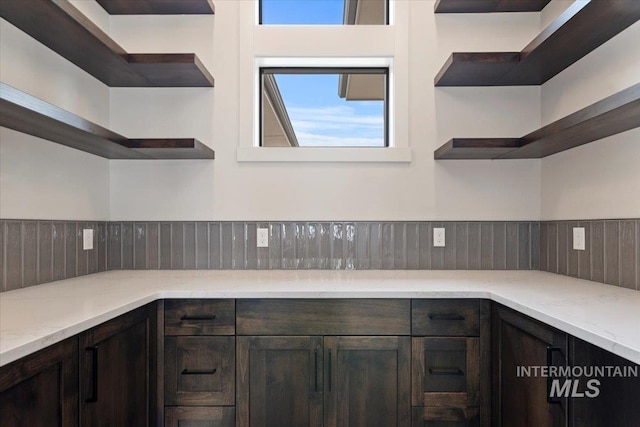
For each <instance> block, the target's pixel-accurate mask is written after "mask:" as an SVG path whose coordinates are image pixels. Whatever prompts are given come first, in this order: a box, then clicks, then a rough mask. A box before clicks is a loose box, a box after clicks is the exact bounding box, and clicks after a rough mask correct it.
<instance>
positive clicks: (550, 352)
mask: <svg viewBox="0 0 640 427" xmlns="http://www.w3.org/2000/svg"><path fill="white" fill-rule="evenodd" d="M556 351H557V352H562V348H560V347H553V346H548V347H547V372H550V370H549V368H550V367H551V366H553V353H554V352H556ZM552 382H553V378H552V377H551V375H547V403H552V404H559V403H562V401H561V400H560V399H556V398H553V397H551V384H552Z"/></svg>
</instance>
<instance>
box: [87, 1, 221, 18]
mask: <svg viewBox="0 0 640 427" xmlns="http://www.w3.org/2000/svg"><path fill="white" fill-rule="evenodd" d="M97 2H98V4H100V6H102V7H103V9H104V10H106V11H107V12H108V13H109V14H110V15H213V14H214V13H215V11H216V8H215V6H214V4H213V1H211V0H133V1H132V0H97Z"/></svg>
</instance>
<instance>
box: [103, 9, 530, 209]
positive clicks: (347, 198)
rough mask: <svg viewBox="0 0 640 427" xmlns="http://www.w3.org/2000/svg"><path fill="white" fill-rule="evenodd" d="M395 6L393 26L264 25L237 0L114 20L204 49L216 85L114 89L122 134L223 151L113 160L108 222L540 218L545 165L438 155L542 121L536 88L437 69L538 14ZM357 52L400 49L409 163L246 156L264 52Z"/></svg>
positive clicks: (120, 33)
mask: <svg viewBox="0 0 640 427" xmlns="http://www.w3.org/2000/svg"><path fill="white" fill-rule="evenodd" d="M395 3H396V7H397V9H396V11H395V12H396V18H397V22H396V24H397V25H396V26H395V27H391V28H387V29H380V28H374V27H364V26H363V27H357V28H346V29H345V28H301V27H296V28H273V27H272V28H256V27H255V26H254V24H253V22H254V21H253V20H254V9H253V6H252V2H250V1H235V0H233V1H229V0H222V1H220V0H219V1H217V2H216V15H215V17H146V18H140V17H126V18H123V17H111V21H110V29H111V35H112V36H113V37H114V39H115V40H116V41H117V42H118V43H120V44H121V45H122V46H124V47H125V48H127V49H134V48H135V49H137V50H142V49H144V50H145V51H148V50H160V49H169V50H172V49H179V50H182V51H187V50H195V51H196V52H197V53H198V54H199V55H200V56H201V57H202V58H203V60H204V62H205V63H206V64H207V65H208V66H209V68H210V70H211V71H212V73H213V75H214V77H215V78H216V87H215V89H213V90H211V89H152V90H147V89H144V90H130V89H112V90H111V110H110V115H111V126H112V128H113V129H114V130H116V131H117V132H122V133H125V134H127V135H129V134H132V135H136V136H195V137H198V138H201V140H202V141H203V142H204V143H207V144H210V145H211V146H212V147H213V148H214V149H215V151H216V160H215V161H213V162H175V161H166V162H144V161H136V162H131V161H112V162H111V164H110V168H111V174H110V176H111V218H112V219H113V220H127V219H128V220H133V219H149V220H150V219H155V220H161V219H164V220H178V219H180V220H185V219H213V220H258V219H260V220H287V219H292V220H293V219H296V220H300V219H317V220H323V219H336V220H337V219H351V220H366V219H383V220H420V219H423V220H424V219H537V218H539V216H540V204H539V194H540V162H539V161H526V162H520V161H516V162H491V161H482V162H435V161H434V160H433V151H434V150H435V149H436V148H437V147H438V146H440V145H441V144H443V143H444V142H446V141H447V140H448V139H449V138H451V137H453V136H460V137H464V136H510V135H514V134H515V135H520V134H525V133H527V132H529V131H531V130H534V129H536V128H538V127H539V126H540V89H539V88H493V89H471V88H470V89H458V88H456V89H444V88H442V89H434V87H433V77H434V76H435V75H436V73H437V72H438V70H439V69H440V67H441V66H442V64H443V63H444V61H445V59H446V58H447V56H448V55H449V54H450V53H451V52H452V51H453V50H478V51H481V50H487V49H488V50H492V49H493V50H495V49H498V50H500V49H506V50H519V49H521V48H522V47H523V46H524V45H526V44H527V43H528V42H529V41H530V40H531V39H532V38H533V37H534V36H535V35H536V34H537V33H538V31H539V28H540V15H539V14H500V15H475V16H473V15H456V16H454V15H448V16H447V15H439V16H435V15H434V14H433V4H434V2H433V1H410V2H407V1H397V2H395ZM140 25H142V29H140ZM470 33H471V36H470V35H469V34H470ZM349 36H350V37H352V40H353V41H352V43H351V45H350V46H349V45H348V44H347V43H345V39H344V38H342V37H349ZM374 40H378V42H376V43H374V42H373V41H374ZM168 43H169V44H171V45H170V47H167V44H168ZM349 51H351V52H355V53H359V54H360V55H363V54H367V55H375V54H376V53H382V54H392V55H395V64H394V65H395V68H396V71H397V73H396V76H397V80H396V82H395V84H396V87H397V89H398V91H397V92H398V93H397V97H396V107H397V115H396V135H395V136H396V139H397V142H398V144H399V145H402V144H404V145H408V146H409V147H411V150H412V153H413V160H412V161H411V163H406V164H402V163H401V164H391V163H389V164H385V163H340V164H338V163H278V162H274V163H251V162H238V161H237V160H236V150H237V148H238V146H251V145H252V144H253V140H252V137H253V128H252V126H253V118H252V116H251V114H252V100H253V92H252V91H253V88H252V81H253V80H252V79H253V56H254V55H274V56H281V55H285V54H287V53H288V54H294V53H296V54H303V55H305V56H314V55H315V56H336V55H339V54H345V53H348V52H349Z"/></svg>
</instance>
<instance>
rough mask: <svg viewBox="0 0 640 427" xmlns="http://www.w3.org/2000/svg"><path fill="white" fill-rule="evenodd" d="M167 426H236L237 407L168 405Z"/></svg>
mask: <svg viewBox="0 0 640 427" xmlns="http://www.w3.org/2000/svg"><path fill="white" fill-rule="evenodd" d="M164 425H165V427H234V426H235V408H234V407H232V406H222V407H217V408H214V407H197V406H189V407H183V406H168V407H166V408H165V410H164Z"/></svg>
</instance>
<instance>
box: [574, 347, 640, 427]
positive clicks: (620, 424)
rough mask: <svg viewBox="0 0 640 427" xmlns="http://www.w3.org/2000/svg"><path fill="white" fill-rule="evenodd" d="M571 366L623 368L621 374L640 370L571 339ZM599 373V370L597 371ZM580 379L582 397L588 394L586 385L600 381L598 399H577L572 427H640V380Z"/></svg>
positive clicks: (616, 377) (596, 376)
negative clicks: (593, 381)
mask: <svg viewBox="0 0 640 427" xmlns="http://www.w3.org/2000/svg"><path fill="white" fill-rule="evenodd" d="M571 365H572V366H576V367H578V366H579V367H584V368H586V369H585V371H588V370H589V368H590V367H607V366H609V367H613V369H615V368H620V370H619V372H620V373H624V372H625V371H626V372H628V373H633V372H635V373H638V372H640V366H638V365H636V364H634V363H632V362H630V361H628V360H625V359H623V358H622V357H619V356H616V355H615V354H613V353H610V352H608V351H606V350H603V349H601V348H599V347H596V346H594V345H592V344H589V343H587V342H584V341H582V340H580V339H578V338H573V337H572V338H571ZM594 371H595V370H594ZM598 375H599V374H598V373H595V374H594V375H593V376H592V377H580V378H577V380H578V381H579V388H578V389H577V391H578V393H584V392H585V391H589V392H593V391H592V390H590V389H589V390H587V387H586V382H587V381H588V380H590V379H596V380H598V382H599V384H595V386H596V387H597V390H598V393H599V394H598V395H597V396H595V397H575V398H572V399H571V401H570V407H571V408H572V409H571V420H572V423H571V425H572V426H574V427H598V426H616V427H637V426H640V401H639V400H638V399H639V398H640V378H638V377H636V376H634V375H633V374H631V375H630V376H608V377H607V375H606V374H605V375H604V376H602V377H600V376H598Z"/></svg>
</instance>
